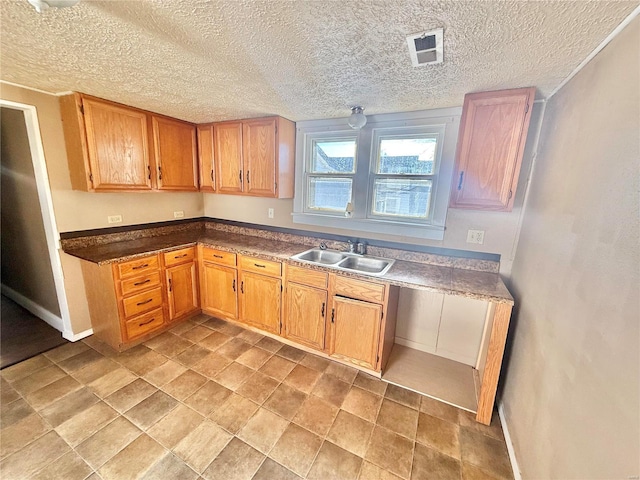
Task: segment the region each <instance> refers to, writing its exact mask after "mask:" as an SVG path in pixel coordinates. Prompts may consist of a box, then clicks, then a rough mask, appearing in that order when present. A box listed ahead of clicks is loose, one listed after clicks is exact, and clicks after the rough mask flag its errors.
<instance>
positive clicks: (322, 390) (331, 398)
mask: <svg viewBox="0 0 640 480" xmlns="http://www.w3.org/2000/svg"><path fill="white" fill-rule="evenodd" d="M350 389H351V386H350V385H349V384H348V383H345V382H343V381H342V380H339V379H338V378H337V377H334V376H333V375H329V374H327V373H325V374H323V375H322V377H320V379H319V380H318V382H317V383H316V385H315V387H314V388H313V390H311V393H312V394H314V395H316V396H318V397H320V398H322V399H323V400H326V401H327V402H329V403H331V404H332V405H334V406H336V407H338V408H340V406H341V405H342V402H343V401H344V399H345V397H346V396H347V394H348V393H349V390H350Z"/></svg>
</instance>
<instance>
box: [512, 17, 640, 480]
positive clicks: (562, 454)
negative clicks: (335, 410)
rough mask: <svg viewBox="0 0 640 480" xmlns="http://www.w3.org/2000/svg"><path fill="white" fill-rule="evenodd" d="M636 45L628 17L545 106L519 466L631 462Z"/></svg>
mask: <svg viewBox="0 0 640 480" xmlns="http://www.w3.org/2000/svg"><path fill="white" fill-rule="evenodd" d="M639 58H640V18H636V19H635V20H634V21H633V22H632V23H631V24H630V25H629V26H628V27H627V28H626V29H624V30H623V31H622V32H621V33H620V34H619V35H618V36H617V37H616V38H615V39H614V40H613V41H612V42H611V43H610V44H609V45H608V46H607V47H605V48H604V50H602V52H600V53H599V54H598V55H597V56H596V57H595V58H594V59H593V60H592V61H591V62H590V63H589V64H587V65H586V67H585V68H583V69H582V70H581V71H580V72H579V73H578V74H577V75H576V76H575V77H574V78H573V79H572V80H571V81H570V82H569V83H568V84H567V85H565V86H564V87H563V88H562V89H561V90H560V91H559V92H558V93H557V94H556V95H555V96H553V97H552V98H551V99H550V100H549V101H548V103H547V106H546V111H545V118H544V122H543V126H542V133H541V136H540V142H539V150H538V155H537V160H536V165H535V168H534V173H533V178H532V180H531V191H530V197H529V200H528V204H527V206H526V210H525V214H524V223H523V227H522V232H521V235H520V242H519V245H518V249H517V251H516V255H515V261H514V264H513V271H512V277H511V280H512V292H513V293H514V296H515V298H516V306H517V315H516V316H515V317H514V319H513V323H512V328H511V332H510V335H511V340H510V343H511V349H510V351H511V355H510V359H509V361H508V365H507V367H508V368H507V370H506V375H505V378H504V381H503V385H504V391H503V394H502V401H503V405H504V411H505V415H506V419H507V423H508V427H509V431H510V434H511V437H512V440H513V444H514V448H515V452H516V457H517V460H518V463H519V466H520V470H521V472H522V477H523V478H536V479H537V478H541V479H542V478H548V479H551V478H554V479H555V478H562V479H605V478H606V479H610V478H620V479H628V478H637V475H638V474H639V473H640V467H639V456H638V452H640V440H639V439H640V418H639V417H640V396H639V390H640V388H639V387H640V357H639V353H638V352H639V339H640V329H639V324H640V309H639V296H638V294H639V291H638V288H639V285H640V279H639V272H640V260H639V244H638V240H639V238H640V228H639V218H640V216H639V211H638V205H639V195H638V191H639V172H640V169H639V159H640V95H639V91H640V88H639V86H640V74H639V72H640V64H639ZM634 476H635V477H634Z"/></svg>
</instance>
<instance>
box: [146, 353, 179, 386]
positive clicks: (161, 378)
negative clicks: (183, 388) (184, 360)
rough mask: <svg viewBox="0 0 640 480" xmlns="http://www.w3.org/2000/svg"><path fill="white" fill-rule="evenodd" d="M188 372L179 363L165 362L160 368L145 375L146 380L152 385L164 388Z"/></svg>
mask: <svg viewBox="0 0 640 480" xmlns="http://www.w3.org/2000/svg"><path fill="white" fill-rule="evenodd" d="M186 370H187V369H186V368H185V367H184V366H183V365H180V364H179V363H178V362H174V361H173V360H169V361H168V362H165V363H163V364H162V365H160V366H159V367H157V368H154V369H153V370H151V371H150V372H148V373H146V374H145V375H144V379H145V380H146V381H147V382H149V383H151V384H152V385H155V386H156V387H162V386H163V385H165V384H167V383H169V382H170V381H171V380H173V379H174V378H176V377H178V376H180V375H182V374H183V373H184V372H185V371H186Z"/></svg>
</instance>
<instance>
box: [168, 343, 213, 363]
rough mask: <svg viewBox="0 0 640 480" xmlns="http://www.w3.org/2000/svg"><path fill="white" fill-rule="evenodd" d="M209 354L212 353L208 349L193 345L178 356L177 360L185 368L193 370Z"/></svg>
mask: <svg viewBox="0 0 640 480" xmlns="http://www.w3.org/2000/svg"><path fill="white" fill-rule="evenodd" d="M209 353H210V351H209V349H207V348H204V347H201V346H200V345H192V346H190V347H189V348H187V349H186V350H185V351H184V352H182V353H181V354H180V355H178V356H176V357H175V360H176V361H177V362H179V363H181V364H182V365H184V366H185V367H189V368H191V367H192V366H193V365H195V364H196V363H198V362H199V361H200V360H202V359H203V358H204V357H206V356H207V355H208V354H209Z"/></svg>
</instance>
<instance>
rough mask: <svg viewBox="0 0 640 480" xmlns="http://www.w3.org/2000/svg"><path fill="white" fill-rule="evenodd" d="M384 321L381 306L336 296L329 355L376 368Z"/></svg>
mask: <svg viewBox="0 0 640 480" xmlns="http://www.w3.org/2000/svg"><path fill="white" fill-rule="evenodd" d="M381 320H382V305H376V304H374V303H368V302H361V301H360V300H351V299H350V298H343V297H337V296H336V297H333V307H332V311H331V336H330V337H331V339H330V341H329V355H332V356H334V357H338V358H344V359H346V360H350V361H352V362H354V363H356V364H358V365H361V366H363V367H366V368H370V369H372V370H376V368H377V364H378V345H379V341H380V322H381Z"/></svg>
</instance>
